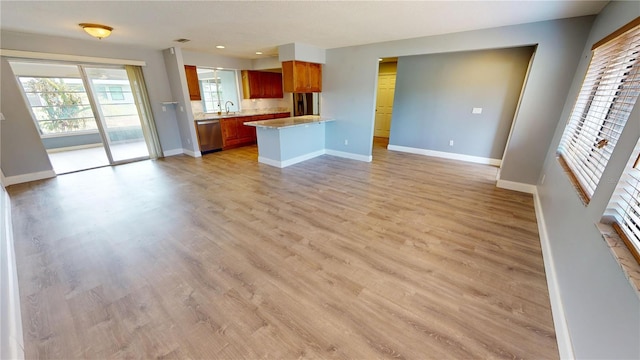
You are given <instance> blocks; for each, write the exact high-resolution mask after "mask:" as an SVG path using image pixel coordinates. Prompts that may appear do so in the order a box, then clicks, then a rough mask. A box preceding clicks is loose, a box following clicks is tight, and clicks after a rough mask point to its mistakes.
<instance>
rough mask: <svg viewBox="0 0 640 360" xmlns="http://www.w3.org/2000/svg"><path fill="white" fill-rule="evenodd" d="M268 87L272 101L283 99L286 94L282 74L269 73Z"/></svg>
mask: <svg viewBox="0 0 640 360" xmlns="http://www.w3.org/2000/svg"><path fill="white" fill-rule="evenodd" d="M267 74H268V76H267V81H266V83H267V87H268V95H269V97H270V98H272V99H282V97H283V96H284V94H283V93H282V74H280V73H267Z"/></svg>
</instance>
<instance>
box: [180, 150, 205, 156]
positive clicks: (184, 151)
mask: <svg viewBox="0 0 640 360" xmlns="http://www.w3.org/2000/svg"><path fill="white" fill-rule="evenodd" d="M182 153H183V154H185V155H189V156H191V157H194V158H199V157H202V153H201V152H200V151H191V150H187V149H182Z"/></svg>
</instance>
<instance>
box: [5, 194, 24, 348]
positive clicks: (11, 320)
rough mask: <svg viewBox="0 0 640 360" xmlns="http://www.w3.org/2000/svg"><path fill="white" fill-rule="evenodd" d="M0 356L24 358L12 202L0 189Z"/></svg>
mask: <svg viewBox="0 0 640 360" xmlns="http://www.w3.org/2000/svg"><path fill="white" fill-rule="evenodd" d="M0 225H1V226H0V229H2V233H1V234H0V239H1V240H2V241H1V244H0V246H1V249H0V276H1V277H0V283H2V287H1V288H0V318H2V325H0V326H1V327H0V359H24V339H23V336H22V316H21V314H20V295H19V289H18V273H17V271H16V261H15V250H14V247H13V230H12V226H11V203H10V199H9V195H8V194H7V193H6V191H4V189H0Z"/></svg>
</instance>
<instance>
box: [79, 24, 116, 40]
mask: <svg viewBox="0 0 640 360" xmlns="http://www.w3.org/2000/svg"><path fill="white" fill-rule="evenodd" d="M78 25H80V27H82V28H83V29H84V31H86V32H87V34H89V35H91V36H93V37H96V38H98V39H101V40H102V39H103V38H106V37H107V36H109V35H111V31H113V28H112V27H111V26H106V25H100V24H89V23H82V24H78Z"/></svg>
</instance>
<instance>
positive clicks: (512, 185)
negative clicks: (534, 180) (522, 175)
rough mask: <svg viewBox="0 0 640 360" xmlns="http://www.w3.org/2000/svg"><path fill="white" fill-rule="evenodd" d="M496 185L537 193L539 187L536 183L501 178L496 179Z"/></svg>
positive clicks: (502, 187)
mask: <svg viewBox="0 0 640 360" xmlns="http://www.w3.org/2000/svg"><path fill="white" fill-rule="evenodd" d="M496 187H499V188H501V189H507V190H514V191H519V192H523V193H527V194H534V195H535V194H537V193H538V188H537V187H536V186H535V185H531V184H525V183H520V182H515V181H508V180H500V179H498V180H497V181H496Z"/></svg>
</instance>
